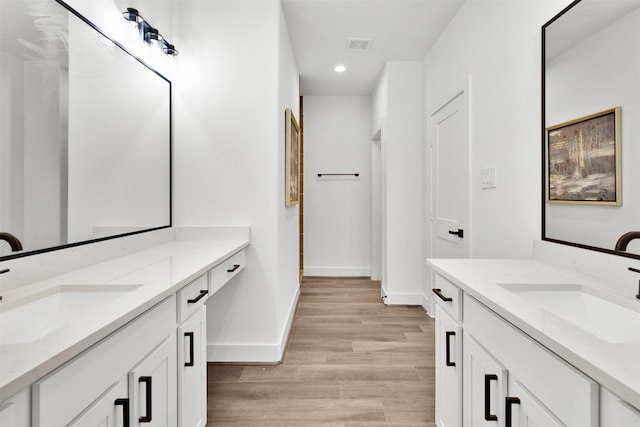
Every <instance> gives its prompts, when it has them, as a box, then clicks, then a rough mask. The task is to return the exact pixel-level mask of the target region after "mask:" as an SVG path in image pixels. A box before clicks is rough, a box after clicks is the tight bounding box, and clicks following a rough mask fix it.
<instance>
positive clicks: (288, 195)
mask: <svg viewBox="0 0 640 427" xmlns="http://www.w3.org/2000/svg"><path fill="white" fill-rule="evenodd" d="M284 176H285V190H284V192H285V205H286V206H294V205H297V204H298V203H300V127H299V126H298V122H297V121H296V118H295V116H294V115H293V111H291V109H290V108H287V109H286V110H285V171H284Z"/></svg>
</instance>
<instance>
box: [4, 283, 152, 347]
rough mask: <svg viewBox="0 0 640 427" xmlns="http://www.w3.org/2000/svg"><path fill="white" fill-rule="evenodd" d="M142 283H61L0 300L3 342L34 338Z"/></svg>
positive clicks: (32, 339) (19, 341) (34, 339)
mask: <svg viewBox="0 0 640 427" xmlns="http://www.w3.org/2000/svg"><path fill="white" fill-rule="evenodd" d="M138 287H140V285H60V286H56V287H53V288H50V289H47V290H45V291H42V292H39V293H37V294H34V295H30V296H29V297H25V298H22V299H20V300H18V301H4V302H2V303H0V345H7V344H24V343H30V342H34V341H36V340H38V339H40V338H42V337H44V336H46V335H48V334H50V333H52V332H53V331H55V330H57V329H59V328H61V327H63V326H65V325H67V324H69V323H71V322H73V321H75V320H77V319H78V317H80V316H82V315H83V314H86V313H88V312H90V311H92V310H95V309H97V308H99V307H103V306H104V305H106V304H109V303H110V302H112V301H114V300H116V299H118V298H120V297H122V296H124V295H126V294H128V293H129V292H131V291H133V290H135V289H137V288H138Z"/></svg>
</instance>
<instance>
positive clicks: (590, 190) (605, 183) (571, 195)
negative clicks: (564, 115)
mask: <svg viewBox="0 0 640 427" xmlns="http://www.w3.org/2000/svg"><path fill="white" fill-rule="evenodd" d="M620 129H621V128H620V107H615V108H611V109H609V110H606V111H602V112H599V113H596V114H592V115H590V116H586V117H581V118H578V119H575V120H571V121H569V122H565V123H561V124H559V125H555V126H550V127H548V128H547V129H546V140H547V144H546V181H545V183H546V193H547V194H546V200H547V203H567V204H589V205H605V206H620V205H622V174H621V154H622V153H621V136H620V133H621V130H620Z"/></svg>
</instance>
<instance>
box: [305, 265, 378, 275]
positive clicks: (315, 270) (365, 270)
mask: <svg viewBox="0 0 640 427" xmlns="http://www.w3.org/2000/svg"><path fill="white" fill-rule="evenodd" d="M304 275H305V276H317V277H370V276H371V267H305V268H304Z"/></svg>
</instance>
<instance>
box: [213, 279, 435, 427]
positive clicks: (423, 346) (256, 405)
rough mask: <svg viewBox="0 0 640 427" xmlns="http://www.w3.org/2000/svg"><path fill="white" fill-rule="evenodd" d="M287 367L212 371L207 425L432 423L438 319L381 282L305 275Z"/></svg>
mask: <svg viewBox="0 0 640 427" xmlns="http://www.w3.org/2000/svg"><path fill="white" fill-rule="evenodd" d="M300 292H301V294H300V300H299V303H298V308H297V311H296V315H295V318H294V322H293V327H292V330H291V336H290V338H289V343H288V347H287V350H286V353H285V358H284V362H283V363H282V364H280V365H278V366H256V365H246V366H241V365H209V369H208V424H209V425H216V426H218V425H238V426H239V425H242V426H247V425H255V426H257V425H260V426H313V425H323V426H336V427H338V426H340V427H342V426H344V427H350V426H391V425H402V426H429V427H431V426H434V425H435V424H434V418H435V415H434V395H435V394H434V393H435V383H434V372H435V371H434V364H435V362H434V354H435V353H434V321H433V320H432V319H431V318H429V317H428V316H427V315H426V314H425V313H424V310H423V309H422V308H421V307H404V306H396V307H385V306H384V304H382V302H381V301H380V283H379V282H375V281H371V280H369V279H364V278H348V279H343V278H319V277H305V278H304V279H303V282H302V284H301V288H300Z"/></svg>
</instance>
